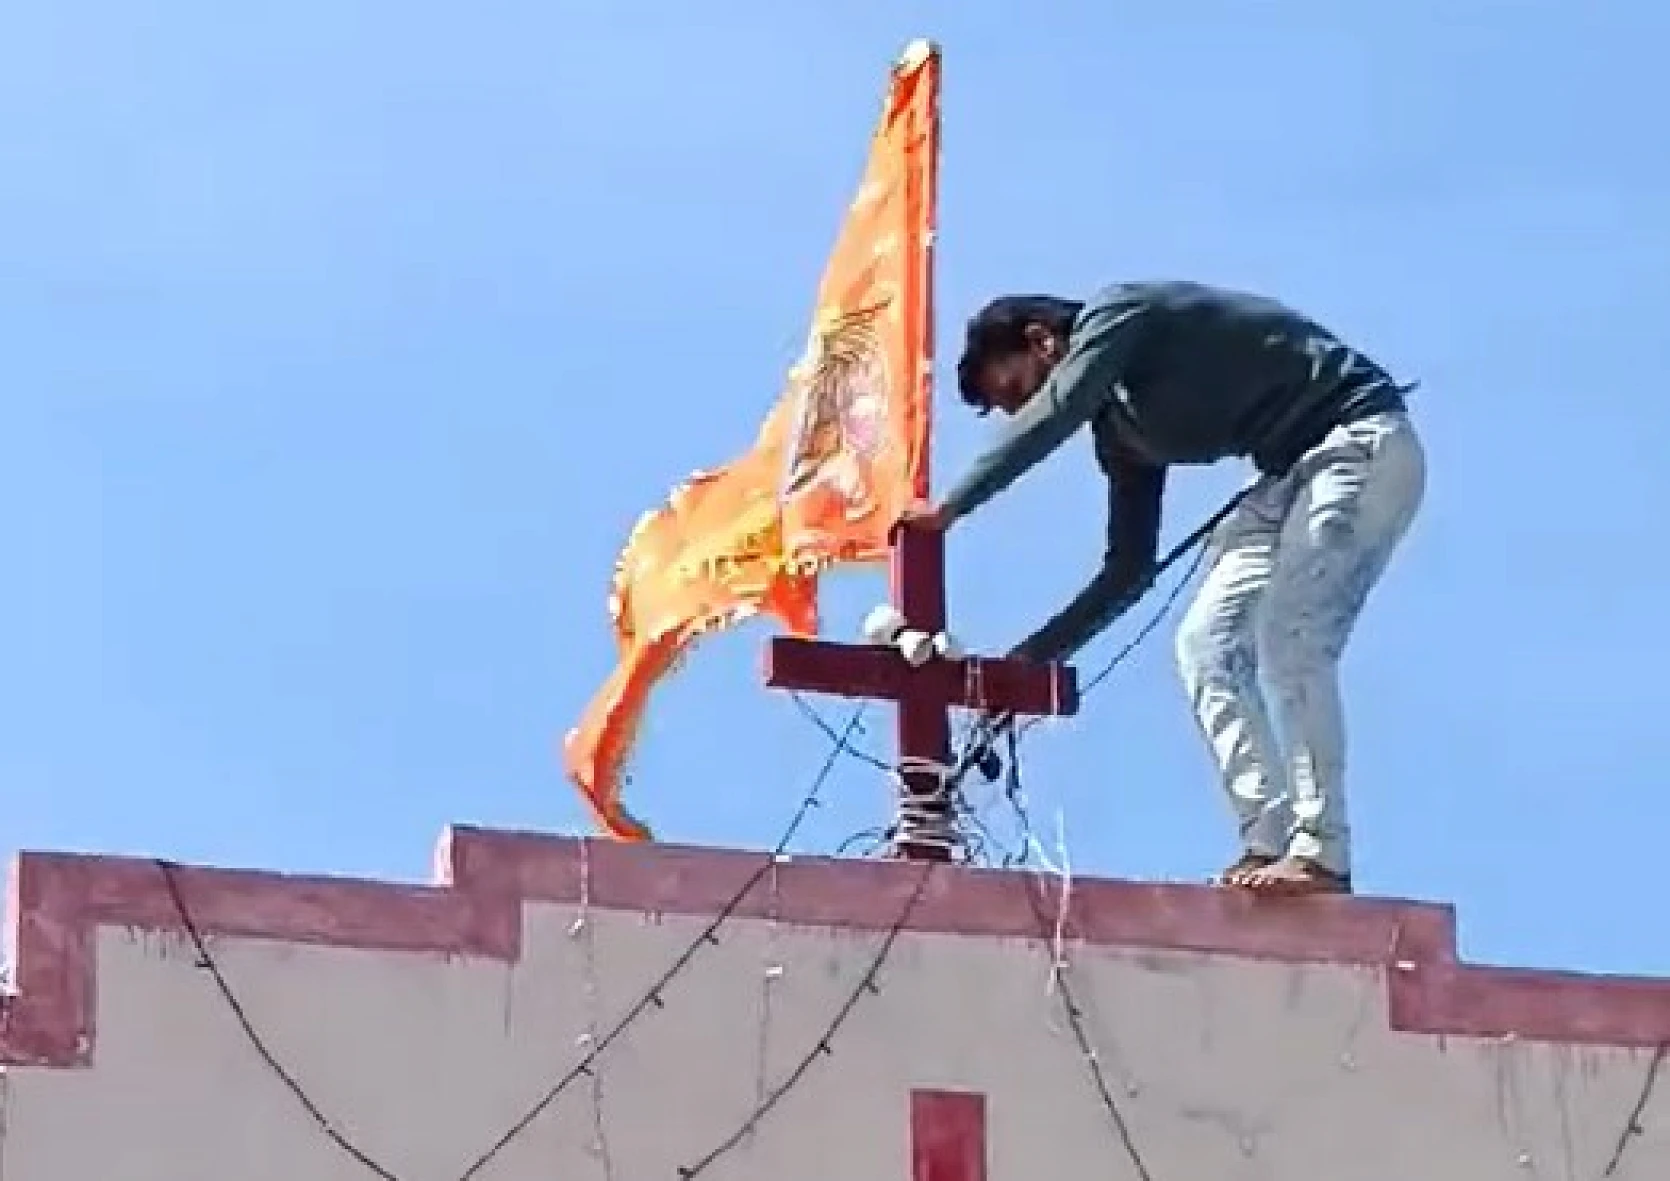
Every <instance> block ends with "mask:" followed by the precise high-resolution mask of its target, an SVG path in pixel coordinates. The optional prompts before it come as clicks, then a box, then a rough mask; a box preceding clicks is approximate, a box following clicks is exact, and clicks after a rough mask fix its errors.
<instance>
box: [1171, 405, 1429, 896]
mask: <svg viewBox="0 0 1670 1181" xmlns="http://www.w3.org/2000/svg"><path fill="white" fill-rule="evenodd" d="M1425 491H1426V455H1425V451H1424V450H1423V448H1422V446H1421V442H1420V438H1419V437H1418V436H1417V434H1416V432H1415V429H1414V427H1413V425H1412V424H1411V423H1410V421H1409V417H1408V415H1407V414H1405V413H1402V412H1397V413H1390V414H1378V415H1373V416H1371V417H1369V418H1365V419H1361V420H1359V421H1357V422H1353V423H1349V424H1347V425H1345V426H1340V427H1336V428H1335V429H1334V430H1333V431H1332V432H1331V433H1330V434H1329V435H1328V436H1327V437H1326V438H1325V439H1323V440H1322V442H1321V443H1319V444H1317V445H1316V446H1315V447H1314V448H1312V449H1311V450H1310V451H1309V452H1307V453H1306V454H1305V455H1304V456H1303V457H1302V458H1301V459H1300V460H1299V462H1298V463H1296V464H1295V465H1294V466H1293V468H1292V469H1291V470H1289V471H1288V473H1287V474H1286V475H1285V476H1282V477H1281V478H1279V479H1276V478H1269V477H1266V478H1264V479H1261V480H1260V481H1259V482H1258V483H1256V484H1255V485H1253V487H1252V489H1251V490H1250V492H1249V493H1248V495H1247V498H1246V499H1245V500H1244V501H1242V503H1241V505H1240V506H1239V507H1238V508H1237V509H1236V511H1235V512H1234V513H1232V514H1231V515H1230V516H1229V518H1228V519H1227V520H1225V521H1224V523H1223V525H1222V526H1221V527H1220V528H1219V529H1218V531H1217V533H1216V534H1214V536H1213V538H1212V539H1211V541H1210V542H1209V543H1208V545H1209V547H1210V550H1209V552H1208V554H1207V558H1206V561H1207V566H1208V568H1207V574H1206V578H1205V580H1204V581H1203V582H1202V584H1201V588H1200V591H1199V593H1198V595H1197V596H1196V598H1195V601H1194V604H1193V605H1192V606H1191V607H1190V608H1189V610H1188V613H1187V614H1186V615H1185V616H1184V618H1183V623H1182V626H1181V628H1180V629H1179V631H1178V635H1177V662H1178V667H1179V670H1180V671H1181V673H1182V676H1183V684H1184V687H1185V689H1186V690H1187V691H1188V694H1189V698H1190V701H1191V702H1192V703H1193V705H1194V712H1195V716H1196V718H1197V719H1198V720H1199V723H1200V729H1201V733H1202V735H1203V736H1204V737H1205V739H1206V741H1207V743H1208V745H1209V746H1210V747H1211V749H1212V754H1213V757H1214V759H1215V760H1216V762H1217V765H1218V769H1219V771H1220V773H1221V775H1222V777H1223V785H1224V790H1225V791H1226V792H1227V793H1228V795H1229V798H1230V801H1231V803H1232V805H1233V806H1234V809H1235V814H1236V818H1237V820H1238V821H1239V823H1240V830H1241V839H1242V842H1243V844H1244V845H1245V848H1246V850H1247V851H1248V852H1250V853H1258V854H1263V855H1266V856H1272V857H1279V856H1282V855H1284V854H1285V855H1290V856H1294V857H1303V858H1307V859H1310V860H1313V861H1315V862H1317V863H1318V864H1320V865H1322V866H1323V867H1325V868H1327V869H1330V870H1332V871H1334V872H1335V873H1349V872H1350V870H1351V847H1350V826H1349V824H1348V822H1347V819H1346V807H1345V790H1344V777H1345V724H1344V718H1343V710H1342V708H1341V704H1340V691H1339V662H1340V656H1341V654H1342V653H1343V652H1344V650H1345V643H1346V640H1347V639H1348V638H1349V636H1350V634H1351V629H1352V626H1353V625H1354V624H1355V623H1356V620H1357V616H1358V614H1359V612H1360V611H1361V610H1362V607H1363V603H1364V602H1365V601H1366V600H1367V598H1368V595H1369V591H1370V590H1371V589H1372V588H1373V586H1374V584H1375V582H1376V581H1377V580H1378V579H1379V578H1380V575H1381V573H1382V572H1383V571H1384V570H1385V568H1386V563H1387V562H1388V561H1389V560H1390V558H1391V556H1392V551H1393V550H1395V549H1396V548H1397V545H1398V542H1399V541H1401V540H1402V539H1403V536H1404V534H1405V533H1406V532H1408V529H1409V525H1410V522H1411V521H1412V520H1413V519H1414V517H1415V513H1416V511H1417V510H1418V509H1419V508H1420V504H1421V500H1422V497H1423V495H1424V494H1425ZM1261 679H1262V680H1263V682H1264V683H1265V686H1266V688H1267V691H1268V694H1267V695H1266V692H1265V691H1264V690H1261V688H1260V680H1261ZM1271 707H1273V709H1272V708H1271ZM1272 713H1273V714H1274V723H1275V724H1274V725H1272ZM1278 727H1279V730H1280V739H1279V740H1278V736H1277V732H1276V731H1277V728H1278Z"/></svg>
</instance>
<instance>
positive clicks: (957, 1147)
mask: <svg viewBox="0 0 1670 1181" xmlns="http://www.w3.org/2000/svg"><path fill="white" fill-rule="evenodd" d="M910 1177H911V1181H986V1097H985V1096H984V1095H982V1094H980V1093H979V1092H976V1091H912V1092H911V1093H910Z"/></svg>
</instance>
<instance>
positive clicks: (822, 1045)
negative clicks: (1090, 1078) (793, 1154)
mask: <svg viewBox="0 0 1670 1181" xmlns="http://www.w3.org/2000/svg"><path fill="white" fill-rule="evenodd" d="M941 864H942V862H937V861H927V862H924V863H923V868H922V872H921V873H920V874H918V875H917V878H916V886H915V888H914V889H912V890H911V892H910V896H909V897H908V898H906V899H905V904H904V906H903V907H902V908H901V909H900V911H899V916H898V917H897V918H896V919H894V920H893V924H892V926H890V927H889V928H888V930H887V935H886V937H885V938H883V939H882V941H881V946H880V947H879V948H877V950H876V953H875V955H874V956H873V957H872V958H871V960H870V966H869V967H868V968H866V969H865V971H864V975H863V976H862V977H861V978H860V979H859V981H858V987H856V988H854V989H853V990H852V992H851V994H849V995H848V997H847V999H846V1001H845V1002H843V1003H842V1005H841V1007H840V1008H839V1009H837V1010H836V1011H835V1016H834V1018H833V1019H831V1021H830V1022H829V1025H828V1026H827V1027H825V1029H824V1031H823V1033H822V1034H820V1035H819V1036H818V1039H817V1041H815V1042H813V1043H812V1048H811V1049H810V1050H808V1051H807V1052H806V1055H805V1056H804V1057H803V1058H801V1060H800V1061H799V1062H798V1063H796V1064H795V1067H794V1069H793V1070H791V1071H789V1073H788V1075H787V1076H786V1077H785V1078H784V1079H783V1081H782V1082H780V1083H778V1084H777V1085H776V1086H775V1087H773V1088H772V1089H771V1090H770V1091H769V1092H768V1093H767V1094H766V1096H765V1098H764V1099H763V1100H761V1102H760V1104H759V1106H757V1107H756V1108H755V1109H754V1110H753V1112H751V1113H750V1114H749V1116H748V1118H746V1119H745V1120H743V1121H742V1123H741V1124H740V1125H739V1126H738V1128H737V1129H736V1131H734V1132H732V1133H731V1134H730V1135H729V1136H727V1137H725V1139H724V1140H722V1141H720V1142H719V1144H718V1145H716V1146H715V1147H714V1148H713V1149H712V1150H710V1151H709V1152H708V1153H707V1155H705V1156H703V1157H702V1158H701V1159H699V1160H697V1161H696V1163H695V1164H692V1165H686V1166H684V1167H682V1168H680V1169H679V1171H678V1175H679V1176H680V1177H681V1178H683V1179H684V1181H690V1179H691V1178H692V1177H695V1176H696V1175H697V1174H699V1173H702V1172H705V1171H706V1170H707V1169H708V1168H709V1167H710V1166H711V1165H712V1164H713V1163H714V1162H715V1161H717V1160H718V1159H719V1158H720V1157H722V1156H724V1155H725V1154H726V1153H728V1152H730V1151H731V1150H732V1149H733V1148H735V1147H736V1146H737V1145H738V1144H741V1143H742V1142H743V1141H744V1140H745V1139H747V1138H748V1134H749V1133H750V1132H752V1131H753V1130H754V1129H755V1128H756V1127H758V1126H759V1124H760V1122H761V1121H762V1120H764V1119H765V1117H766V1116H767V1115H769V1114H770V1113H771V1111H772V1109H773V1108H775V1107H776V1106H777V1104H778V1103H779V1102H781V1101H782V1099H783V1097H784V1096H785V1095H787V1094H788V1093H789V1092H790V1091H792V1090H794V1088H795V1086H796V1085H797V1084H798V1083H799V1082H800V1080H801V1079H803V1078H805V1077H806V1073H807V1072H808V1071H809V1070H811V1069H812V1066H813V1064H814V1063H816V1062H817V1060H818V1059H819V1058H821V1057H823V1056H824V1055H825V1054H832V1053H834V1048H833V1047H832V1046H831V1044H830V1042H831V1040H832V1039H833V1038H834V1037H835V1035H836V1034H837V1033H839V1032H840V1029H841V1026H843V1025H845V1024H846V1021H847V1018H848V1017H850V1016H851V1015H852V1011H853V1010H854V1009H856V1008H857V1007H858V1004H859V1002H860V1001H862V1000H863V999H864V998H865V997H866V996H871V995H875V994H878V993H880V992H881V988H880V986H879V985H877V984H876V979H877V977H879V976H880V975H881V969H882V965H883V964H885V963H886V962H887V957H888V956H889V955H891V954H892V952H893V945H894V944H895V943H896V942H898V939H899V934H900V932H902V931H903V930H904V929H905V925H906V924H907V923H909V922H910V916H911V915H912V914H914V913H915V911H916V906H917V904H918V903H919V902H921V901H922V895H923V893H924V892H925V891H926V890H927V888H928V879H929V878H931V877H933V874H934V870H935V869H937V868H938V867H939V866H940V865H941ZM1144 1181H1147V1179H1146V1178H1145V1179H1144Z"/></svg>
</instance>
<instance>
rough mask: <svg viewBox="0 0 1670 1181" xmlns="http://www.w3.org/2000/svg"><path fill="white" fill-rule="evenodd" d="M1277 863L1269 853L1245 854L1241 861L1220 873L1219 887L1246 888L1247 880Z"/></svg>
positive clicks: (1217, 882)
mask: <svg viewBox="0 0 1670 1181" xmlns="http://www.w3.org/2000/svg"><path fill="white" fill-rule="evenodd" d="M1275 863H1276V859H1275V858H1274V857H1272V856H1270V855H1269V854H1268V853H1243V854H1241V857H1240V860H1238V861H1236V862H1235V864H1234V865H1231V866H1230V867H1229V868H1228V869H1226V870H1224V871H1223V872H1222V873H1220V874H1219V875H1218V876H1217V878H1216V879H1215V884H1216V885H1219V886H1244V885H1246V884H1247V878H1248V877H1249V876H1250V875H1251V874H1253V873H1255V872H1256V871H1258V870H1261V869H1268V868H1269V867H1270V866H1272V865H1274V864H1275Z"/></svg>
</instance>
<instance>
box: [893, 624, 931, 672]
mask: <svg viewBox="0 0 1670 1181" xmlns="http://www.w3.org/2000/svg"><path fill="white" fill-rule="evenodd" d="M899 651H900V652H901V653H902V654H903V655H904V658H905V663H906V664H908V665H910V667H912V668H921V667H922V666H923V665H924V664H926V663H928V660H929V658H931V657H932V656H933V654H934V642H933V639H932V638H931V637H930V636H929V635H928V633H927V632H923V631H917V630H916V629H915V628H908V629H906V630H905V631H902V632H900V633H899Z"/></svg>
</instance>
